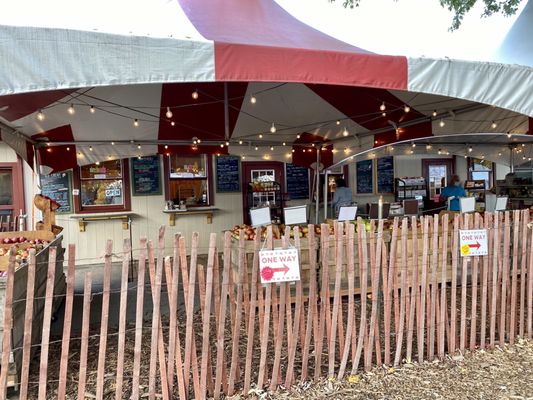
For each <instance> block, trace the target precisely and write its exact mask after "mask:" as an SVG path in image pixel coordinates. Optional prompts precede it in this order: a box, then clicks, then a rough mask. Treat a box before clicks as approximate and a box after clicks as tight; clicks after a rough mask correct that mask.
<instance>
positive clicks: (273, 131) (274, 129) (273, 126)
mask: <svg viewBox="0 0 533 400" xmlns="http://www.w3.org/2000/svg"><path fill="white" fill-rule="evenodd" d="M270 133H276V125H274V122H272V126H271V127H270Z"/></svg>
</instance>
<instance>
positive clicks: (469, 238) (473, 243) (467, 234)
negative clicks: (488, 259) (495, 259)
mask: <svg viewBox="0 0 533 400" xmlns="http://www.w3.org/2000/svg"><path fill="white" fill-rule="evenodd" d="M459 239H460V240H459V245H460V246H459V248H460V249H461V256H463V257H471V256H486V255H487V254H489V251H488V246H487V230H486V229H469V230H463V229H461V230H459Z"/></svg>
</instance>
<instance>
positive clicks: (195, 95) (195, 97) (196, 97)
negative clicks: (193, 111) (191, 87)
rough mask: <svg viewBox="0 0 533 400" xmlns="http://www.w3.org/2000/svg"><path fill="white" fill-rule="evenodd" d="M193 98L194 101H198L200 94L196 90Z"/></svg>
mask: <svg viewBox="0 0 533 400" xmlns="http://www.w3.org/2000/svg"><path fill="white" fill-rule="evenodd" d="M191 96H192V98H193V99H194V100H196V99H198V92H197V91H196V90H195V91H194V92H192V94H191Z"/></svg>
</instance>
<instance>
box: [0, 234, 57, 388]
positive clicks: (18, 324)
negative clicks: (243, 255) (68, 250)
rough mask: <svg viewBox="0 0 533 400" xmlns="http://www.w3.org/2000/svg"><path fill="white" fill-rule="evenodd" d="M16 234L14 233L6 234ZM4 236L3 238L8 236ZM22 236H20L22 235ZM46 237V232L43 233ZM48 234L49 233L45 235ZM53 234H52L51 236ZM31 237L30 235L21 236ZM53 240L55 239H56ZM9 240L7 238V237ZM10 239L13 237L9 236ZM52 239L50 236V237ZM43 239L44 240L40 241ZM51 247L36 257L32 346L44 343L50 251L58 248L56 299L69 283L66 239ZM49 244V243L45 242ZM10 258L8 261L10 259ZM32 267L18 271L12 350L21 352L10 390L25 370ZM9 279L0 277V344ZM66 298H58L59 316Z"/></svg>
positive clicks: (14, 356)
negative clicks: (44, 316) (66, 271)
mask: <svg viewBox="0 0 533 400" xmlns="http://www.w3.org/2000/svg"><path fill="white" fill-rule="evenodd" d="M5 233H7V234H13V232H5ZM5 233H2V235H5ZM19 233H20V232H19ZM39 233H40V234H42V233H43V232H42V231H41V232H39ZM44 233H45V234H46V232H44ZM47 233H50V234H51V232H47ZM21 236H26V237H29V235H28V236H27V235H25V234H23V235H21ZM52 236H53V235H52ZM4 237H5V236H4ZM8 237H9V236H8ZM48 237H49V236H48ZM39 238H40V237H39ZM51 239H52V241H51V243H50V244H49V245H48V246H46V247H45V248H44V249H43V250H41V251H40V252H39V253H37V255H36V260H35V261H36V267H35V268H36V269H35V294H34V297H35V298H36V300H35V301H34V305H33V325H32V345H37V344H39V343H40V342H41V334H42V327H43V312H44V296H45V293H46V277H47V272H48V254H49V250H50V247H52V246H55V247H56V248H57V259H56V266H55V282H54V296H57V295H62V294H65V291H66V281H65V275H64V273H63V258H64V253H65V249H64V248H63V247H62V240H63V237H62V236H58V237H57V238H55V239H54V238H53V237H52V238H51ZM45 240H48V239H45ZM6 258H7V257H6ZM27 276H28V265H27V264H24V265H22V266H21V267H20V268H18V269H17V270H16V271H15V281H14V286H13V329H12V331H11V348H12V349H17V350H15V351H12V353H11V355H10V367H9V376H8V383H9V386H17V385H18V384H19V377H20V373H21V368H22V344H23V340H24V321H25V308H26V287H27ZM6 283H7V278H6V277H0V343H2V339H3V335H4V329H3V324H4V304H5V291H6ZM63 299H64V298H63V297H61V296H59V297H55V298H54V301H53V307H52V311H53V312H56V311H57V309H58V308H59V307H60V305H61V303H62V301H63ZM38 350H39V347H35V346H33V347H32V355H33V353H34V352H35V351H38Z"/></svg>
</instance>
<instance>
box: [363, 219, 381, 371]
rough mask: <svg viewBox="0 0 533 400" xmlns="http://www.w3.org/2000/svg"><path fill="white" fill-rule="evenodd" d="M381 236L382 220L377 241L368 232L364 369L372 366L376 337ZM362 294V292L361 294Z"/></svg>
mask: <svg viewBox="0 0 533 400" xmlns="http://www.w3.org/2000/svg"><path fill="white" fill-rule="evenodd" d="M382 236H383V220H379V222H378V242H377V246H376V243H375V238H374V232H373V231H371V232H370V254H371V256H370V280H371V287H372V309H371V312H370V328H369V334H368V343H367V349H366V351H365V370H367V371H368V370H370V368H371V367H372V349H373V347H374V339H375V337H376V326H377V324H378V321H377V313H378V286H379V271H380V268H381V257H380V256H381V243H382ZM362 295H363V294H362Z"/></svg>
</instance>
